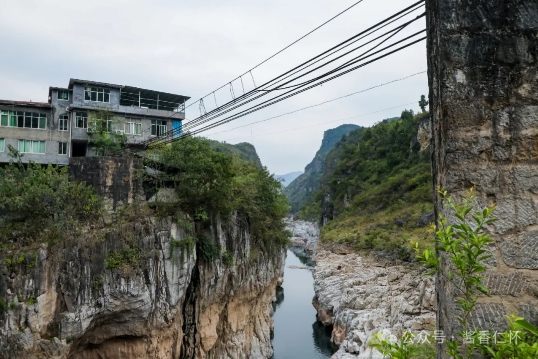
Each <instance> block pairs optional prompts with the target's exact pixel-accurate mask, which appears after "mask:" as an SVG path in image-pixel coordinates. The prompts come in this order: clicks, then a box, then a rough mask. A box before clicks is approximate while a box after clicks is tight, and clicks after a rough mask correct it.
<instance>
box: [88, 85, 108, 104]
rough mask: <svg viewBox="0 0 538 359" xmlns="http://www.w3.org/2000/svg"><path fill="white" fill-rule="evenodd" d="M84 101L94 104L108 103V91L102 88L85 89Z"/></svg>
mask: <svg viewBox="0 0 538 359" xmlns="http://www.w3.org/2000/svg"><path fill="white" fill-rule="evenodd" d="M84 100H86V101H94V102H110V90H109V89H104V88H102V87H89V86H87V87H86V90H85V91H84Z"/></svg>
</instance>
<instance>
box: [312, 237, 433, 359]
mask: <svg viewBox="0 0 538 359" xmlns="http://www.w3.org/2000/svg"><path fill="white" fill-rule="evenodd" d="M314 259H315V261H316V267H315V268H314V270H313V275H314V290H315V292H316V297H315V298H314V301H313V304H314V307H315V308H316V309H317V311H318V320H319V321H320V322H322V323H323V324H324V325H326V326H332V328H333V329H332V338H331V340H332V341H333V342H334V343H335V344H336V345H339V346H340V348H339V350H338V351H337V352H336V354H334V356H333V357H332V358H333V359H344V358H345V359H351V358H382V356H380V355H379V353H378V352H376V351H373V350H372V349H371V348H369V347H368V343H369V341H370V339H371V337H372V335H374V334H375V333H377V332H379V331H381V330H382V329H388V330H389V331H390V332H391V333H392V334H395V335H397V336H398V337H399V335H401V334H403V333H404V332H405V331H406V330H409V331H412V332H414V333H417V332H420V331H422V330H429V331H432V330H434V329H435V308H436V305H435V287H434V282H433V278H431V277H426V276H424V273H423V270H420V269H416V268H413V267H412V266H410V265H409V264H403V263H396V262H390V261H385V260H382V259H379V258H375V257H370V256H362V255H360V254H357V253H352V252H349V251H346V250H341V251H338V250H335V249H334V248H333V249H332V251H331V250H328V249H326V248H324V247H323V245H319V244H318V248H317V252H316V255H315V256H314Z"/></svg>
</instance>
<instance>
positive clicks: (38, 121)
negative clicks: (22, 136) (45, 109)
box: [0, 111, 47, 130]
mask: <svg viewBox="0 0 538 359" xmlns="http://www.w3.org/2000/svg"><path fill="white" fill-rule="evenodd" d="M0 126H6V127H21V128H35V129H41V130H44V129H45V128H46V127H47V115H46V114H44V113H37V112H23V111H0Z"/></svg>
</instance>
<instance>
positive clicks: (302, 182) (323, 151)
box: [284, 125, 362, 213]
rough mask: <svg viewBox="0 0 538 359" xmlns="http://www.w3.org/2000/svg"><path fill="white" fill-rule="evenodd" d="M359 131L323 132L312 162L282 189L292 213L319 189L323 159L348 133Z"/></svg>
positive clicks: (345, 127) (348, 127)
mask: <svg viewBox="0 0 538 359" xmlns="http://www.w3.org/2000/svg"><path fill="white" fill-rule="evenodd" d="M360 129H362V127H360V126H357V125H341V126H338V127H336V128H333V129H330V130H327V131H325V133H324V134H323V140H322V141H321V147H320V148H319V150H318V151H317V152H316V155H315V156H314V159H313V160H312V162H310V163H309V164H308V165H307V166H306V167H305V170H304V173H303V174H302V175H300V176H299V177H297V178H296V179H295V180H293V181H292V182H291V183H290V184H289V185H288V186H287V187H286V188H284V194H285V195H286V197H287V198H288V202H289V204H290V206H291V212H292V213H296V212H297V211H299V209H300V208H301V207H302V206H303V205H305V204H306V203H307V202H309V201H311V199H312V195H313V194H314V193H315V192H316V191H317V190H318V189H319V184H320V179H321V176H322V175H323V171H324V164H325V157H326V156H327V154H328V153H329V152H330V151H331V150H332V149H333V147H334V145H335V144H336V143H337V142H338V141H339V140H340V139H341V138H342V137H344V136H345V135H347V134H348V133H349V132H350V131H352V130H360Z"/></svg>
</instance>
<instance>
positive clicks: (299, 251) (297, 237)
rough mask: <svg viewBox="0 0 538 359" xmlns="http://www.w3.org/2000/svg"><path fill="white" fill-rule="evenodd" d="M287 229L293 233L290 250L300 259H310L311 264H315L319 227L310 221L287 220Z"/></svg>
mask: <svg viewBox="0 0 538 359" xmlns="http://www.w3.org/2000/svg"><path fill="white" fill-rule="evenodd" d="M286 229H287V230H288V231H290V232H291V239H290V240H291V244H292V245H291V247H290V250H291V251H292V252H293V253H295V254H296V255H297V256H299V257H308V259H309V263H310V264H313V262H312V256H313V254H314V252H315V251H316V244H317V242H318V239H319V228H318V226H317V225H316V224H314V223H312V222H308V221H301V220H293V219H287V220H286Z"/></svg>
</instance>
